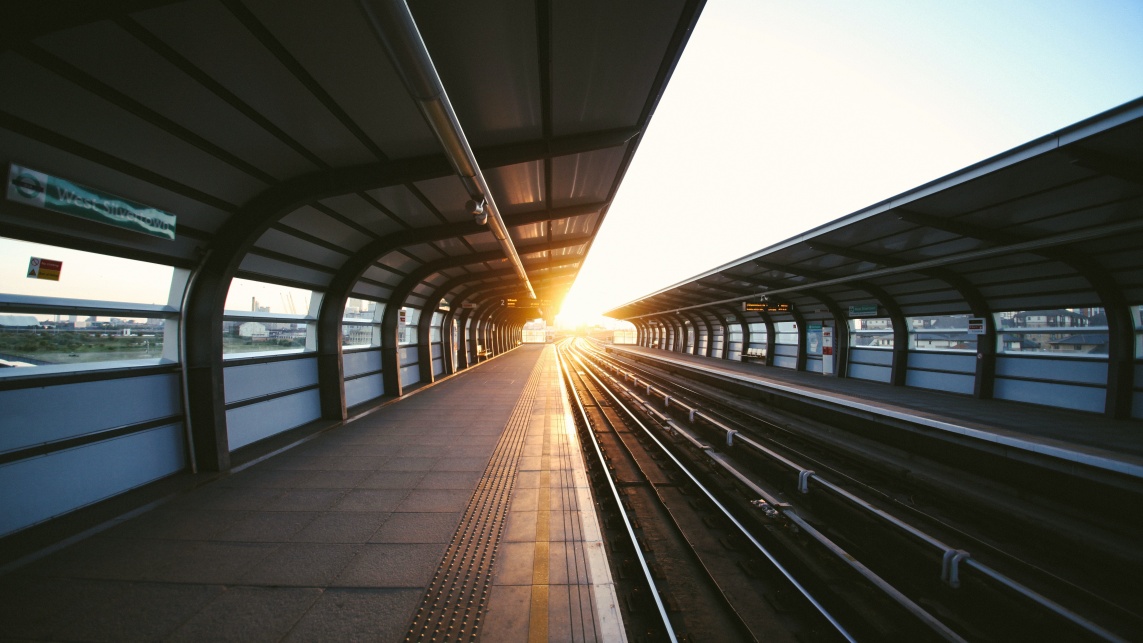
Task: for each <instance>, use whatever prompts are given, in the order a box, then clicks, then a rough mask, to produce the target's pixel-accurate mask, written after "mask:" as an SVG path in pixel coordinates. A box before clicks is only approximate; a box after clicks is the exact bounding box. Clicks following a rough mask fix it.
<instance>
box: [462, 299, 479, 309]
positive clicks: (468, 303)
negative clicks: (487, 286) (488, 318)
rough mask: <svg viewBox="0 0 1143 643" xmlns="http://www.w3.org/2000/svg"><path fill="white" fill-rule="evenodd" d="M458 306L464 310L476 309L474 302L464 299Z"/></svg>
mask: <svg viewBox="0 0 1143 643" xmlns="http://www.w3.org/2000/svg"><path fill="white" fill-rule="evenodd" d="M460 307H461V308H463V309H465V310H475V309H476V302H474V301H466V302H464V303H463V304H461V305H460Z"/></svg>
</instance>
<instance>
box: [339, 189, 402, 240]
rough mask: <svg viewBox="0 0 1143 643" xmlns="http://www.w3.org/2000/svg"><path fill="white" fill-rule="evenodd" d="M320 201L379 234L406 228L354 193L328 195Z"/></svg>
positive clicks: (383, 234) (391, 232)
mask: <svg viewBox="0 0 1143 643" xmlns="http://www.w3.org/2000/svg"><path fill="white" fill-rule="evenodd" d="M320 203H321V204H322V205H324V206H326V207H327V208H329V209H331V210H333V211H334V212H337V213H338V214H340V215H341V216H343V217H345V218H347V219H349V220H351V221H353V222H354V223H357V224H358V225H361V226H362V227H364V228H365V229H366V230H369V231H371V232H373V233H374V234H376V235H379V236H385V235H388V234H393V233H394V232H399V231H401V230H404V229H406V228H405V226H403V225H401V224H400V223H398V222H396V221H394V220H393V219H392V218H390V217H389V216H388V215H386V214H385V213H383V212H381V211H380V210H378V209H377V208H375V207H373V206H372V205H370V204H369V203H368V202H367V201H365V200H364V199H362V198H361V197H359V196H357V195H356V194H346V195H344V196H335V197H329V198H326V199H322V200H321V201H320Z"/></svg>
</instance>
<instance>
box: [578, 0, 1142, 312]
mask: <svg viewBox="0 0 1143 643" xmlns="http://www.w3.org/2000/svg"><path fill="white" fill-rule="evenodd" d="M1141 34H1143V0H1122V1H1112V0H957V1H956V2H948V1H938V0H895V1H889V0H881V1H878V0H864V1H862V2H852V1H841V0H836V1H826V0H818V1H815V0H803V1H798V2H793V1H785V0H782V1H778V0H710V2H708V4H707V5H706V8H705V9H704V10H703V14H702V16H701V18H700V19H699V22H698V25H697V26H696V28H695V30H694V32H693V34H692V36H691V39H690V42H689V43H688V44H687V47H686V50H685V51H684V52H683V55H682V58H681V59H680V61H679V64H678V67H677V68H676V70H675V73H674V75H673V77H672V78H671V80H670V82H669V83H668V85H667V89H666V91H665V92H664V95H663V98H662V100H661V102H660V104H659V106H658V108H657V110H656V112H655V114H654V116H653V117H652V119H651V123H650V126H649V127H648V130H647V133H646V135H645V136H644V138H643V140H642V142H641V144H640V147H639V150H638V151H637V153H636V154H635V158H634V160H633V162H632V163H631V166H630V167H629V169H628V171H627V175H626V177H625V178H624V180H623V184H622V186H621V187H620V189H619V192H618V194H617V196H616V198H615V201H614V203H613V205H612V207H611V209H610V211H609V213H608V215H607V218H606V220H605V221H604V224H603V226H602V228H601V230H600V232H599V234H598V236H597V237H596V240H595V243H594V245H593V247H592V249H591V252H590V254H589V255H588V258H587V260H586V262H585V265H584V268H583V269H582V270H581V271H580V274H579V278H578V279H577V280H576V283H575V285H574V286H573V287H572V289H571V291H570V293H569V295H568V297H567V298H566V299H565V301H564V305H563V308H562V310H561V313H560V317H559V319H560V321H561V323H564V324H576V323H582V322H583V321H594V322H599V321H601V320H600V319H599V318H598V315H600V314H601V313H603V312H606V311H607V310H610V309H612V308H615V307H618V306H620V305H622V304H625V303H627V302H629V301H632V300H635V299H638V298H640V297H643V296H645V295H648V294H651V293H652V292H655V291H657V290H660V289H662V288H665V287H668V286H670V285H672V284H675V283H678V282H680V281H684V280H686V279H688V278H690V277H693V276H695V275H697V274H700V273H702V272H704V271H706V270H709V269H711V268H714V267H716V266H720V265H722V264H725V263H728V262H731V261H733V260H734V259H737V258H739V257H742V256H744V255H747V254H750V253H752V252H755V251H757V250H761V249H763V248H766V247H768V246H771V245H773V244H776V243H778V242H781V241H783V240H786V239H788V238H790V237H793V236H796V235H798V234H800V233H802V232H805V231H807V230H809V229H811V228H813V227H816V226H818V225H821V224H823V223H826V222H828V221H832V220H834V219H838V218H840V217H843V216H845V215H847V214H850V213H852V212H855V211H857V210H860V209H861V208H863V207H865V206H868V205H872V204H874V203H877V202H878V201H882V200H884V199H886V198H889V197H892V196H895V195H897V194H900V193H902V192H905V191H907V190H909V189H911V188H913V187H916V186H918V185H921V184H923V183H927V182H929V181H931V180H934V179H937V178H939V177H941V176H944V175H946V174H949V173H951V172H954V171H956V170H959V169H961V168H963V167H966V166H968V165H972V164H973V163H976V162H978V161H982V160H984V159H986V158H988V157H991V156H994V155H996V154H999V153H1001V152H1004V151H1006V150H1009V149H1011V148H1013V147H1016V146H1018V145H1021V144H1023V143H1026V142H1028V141H1030V140H1033V139H1035V138H1038V137H1040V136H1043V135H1045V134H1049V133H1051V132H1053V131H1055V130H1058V129H1061V128H1063V127H1066V126H1068V125H1071V124H1072V123H1075V122H1077V121H1080V120H1083V119H1085V118H1087V117H1090V116H1094V115H1095V114H1098V113H1100V112H1103V111H1105V110H1107V109H1110V108H1112V107H1115V106H1117V105H1121V104H1123V103H1125V102H1128V101H1130V100H1132V99H1135V98H1138V97H1139V96H1143V36H1141ZM634 239H639V240H641V241H642V242H641V243H638V244H636V243H632V240H634Z"/></svg>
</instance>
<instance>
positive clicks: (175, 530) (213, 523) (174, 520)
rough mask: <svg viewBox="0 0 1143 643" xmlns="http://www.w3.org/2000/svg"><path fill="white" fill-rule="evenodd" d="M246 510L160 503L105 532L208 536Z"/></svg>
mask: <svg viewBox="0 0 1143 643" xmlns="http://www.w3.org/2000/svg"><path fill="white" fill-rule="evenodd" d="M245 515H246V512H245V511H226V510H216V511H203V510H197V509H196V510H181V509H175V508H169V507H160V508H158V509H153V510H151V511H148V512H147V513H145V514H142V515H141V516H138V517H136V518H133V519H131V520H127V521H125V522H123V523H122V524H120V525H118V526H115V527H112V528H111V529H108V530H107V531H105V532H103V534H102V535H104V536H109V537H112V538H160V539H168V540H209V539H210V538H212V537H214V536H216V535H217V534H219V533H220V532H222V531H223V530H225V529H228V528H229V527H231V526H233V525H234V523H235V522H237V521H238V520H239V519H241V518H242V517H243V516H245Z"/></svg>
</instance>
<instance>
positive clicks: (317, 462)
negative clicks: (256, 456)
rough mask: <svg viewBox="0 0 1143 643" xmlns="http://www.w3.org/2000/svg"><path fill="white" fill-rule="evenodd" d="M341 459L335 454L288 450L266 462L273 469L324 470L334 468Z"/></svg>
mask: <svg viewBox="0 0 1143 643" xmlns="http://www.w3.org/2000/svg"><path fill="white" fill-rule="evenodd" d="M295 451H296V450H295ZM339 459H340V458H338V457H337V456H334V455H316V454H303V453H294V452H287V453H283V454H281V455H277V456H274V457H273V458H270V459H269V460H268V461H267V462H266V464H267V466H268V467H269V468H271V469H281V470H286V471H323V470H328V469H333V468H334V465H335V464H336V463H337V461H338V460H339Z"/></svg>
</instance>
